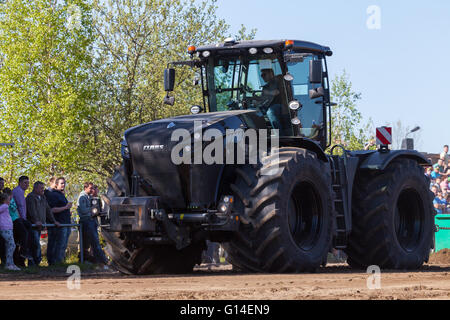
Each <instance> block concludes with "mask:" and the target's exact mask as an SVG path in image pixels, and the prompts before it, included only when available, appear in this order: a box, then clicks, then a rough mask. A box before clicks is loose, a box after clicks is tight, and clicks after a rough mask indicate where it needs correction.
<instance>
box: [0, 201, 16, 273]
mask: <svg viewBox="0 0 450 320" xmlns="http://www.w3.org/2000/svg"><path fill="white" fill-rule="evenodd" d="M10 200H11V197H10V196H9V195H8V194H6V193H1V194H0V236H1V237H2V238H3V239H5V252H6V267H5V269H7V270H14V271H19V270H20V268H18V267H17V266H16V265H15V264H14V261H13V254H14V250H15V249H16V244H15V243H14V235H13V223H12V220H11V216H10V214H9V203H10Z"/></svg>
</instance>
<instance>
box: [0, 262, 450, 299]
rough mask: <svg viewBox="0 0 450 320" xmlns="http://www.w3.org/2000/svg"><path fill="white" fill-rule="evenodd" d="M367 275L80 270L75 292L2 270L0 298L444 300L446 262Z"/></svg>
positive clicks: (339, 269)
mask: <svg viewBox="0 0 450 320" xmlns="http://www.w3.org/2000/svg"><path fill="white" fill-rule="evenodd" d="M13 277H14V278H16V280H15V281H14V280H13ZM367 277H368V274H366V273H363V272H354V271H352V270H350V269H349V268H348V267H347V265H346V264H341V265H332V266H328V267H326V268H323V269H320V270H319V272H318V273H314V274H297V275H265V274H236V273H233V272H232V271H231V268H230V267H229V266H222V267H220V268H213V269H212V270H207V269H206V268H199V269H197V270H196V271H195V272H194V274H193V275H189V276H144V277H134V276H124V275H121V274H119V273H117V272H97V273H88V274H82V277H81V288H80V289H79V290H76V289H75V290H69V289H68V288H67V275H65V274H60V275H51V276H48V275H26V274H21V275H11V274H8V275H6V274H3V275H1V277H0V299H8V300H10V299H20V300H23V299H50V300H57V299H89V300H92V299H108V300H111V299H133V300H135V299H163V300H166V299H167V300H169V299H189V300H190V299H199V300H202V299H225V300H239V299H256V300H259V299H267V300H270V299H276V300H292V299H450V264H446V265H443V264H440V265H426V266H424V267H423V268H422V269H421V270H420V271H418V272H389V271H385V272H383V271H382V274H381V289H378V290H369V289H367V285H366V283H367ZM17 278H18V279H17Z"/></svg>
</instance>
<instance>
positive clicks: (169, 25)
mask: <svg viewBox="0 0 450 320" xmlns="http://www.w3.org/2000/svg"><path fill="white" fill-rule="evenodd" d="M74 5H76V7H75V9H74ZM216 10H217V7H216V1H215V0H205V1H203V2H199V1H196V0H108V1H99V0H66V1H62V0H34V1H32V2H29V1H28V0H11V1H8V2H6V3H5V4H3V5H1V6H0V40H1V41H0V42H1V43H0V58H1V69H0V96H1V98H0V99H1V100H0V101H1V104H0V116H1V120H0V124H1V125H2V130H1V132H0V141H7V142H14V143H16V145H15V148H13V149H7V151H6V152H4V153H2V156H1V158H0V161H1V169H0V174H2V175H3V176H5V177H6V178H7V179H8V180H10V181H12V180H15V179H16V178H17V177H18V176H19V175H21V174H24V173H26V174H27V175H29V176H30V177H31V178H32V179H38V178H39V179H45V177H46V176H49V175H54V174H58V175H59V174H65V175H66V177H68V178H69V179H68V180H69V182H72V183H73V182H78V183H79V182H81V181H83V180H87V179H94V180H95V181H97V182H99V181H104V180H105V179H104V178H105V177H108V176H110V175H111V173H112V172H113V170H114V168H115V166H117V165H119V164H120V162H121V158H120V141H121V139H122V135H123V132H124V131H125V130H126V129H128V128H130V127H132V126H135V125H138V124H141V123H145V122H148V121H152V120H155V119H158V118H164V117H169V116H174V115H179V114H183V113H187V112H188V110H189V107H190V106H191V105H192V104H198V103H201V102H202V100H203V99H202V96H201V89H200V88H198V87H194V86H192V80H193V78H194V75H195V72H194V71H193V70H191V69H190V68H188V67H183V68H178V69H177V87H176V91H175V95H176V98H177V103H176V104H175V106H172V107H171V106H167V105H164V104H163V98H164V94H165V93H164V90H163V83H162V75H163V69H164V68H165V67H166V66H167V63H168V62H169V61H173V60H185V59H188V58H190V57H189V56H188V54H187V52H186V48H187V47H188V45H200V44H204V43H211V42H216V41H221V40H223V39H224V38H225V37H226V36H229V26H228V25H227V24H226V23H225V21H224V20H223V19H219V18H217V16H216ZM74 26H75V27H74ZM253 35H254V30H252V31H251V32H250V33H247V31H246V30H245V28H242V29H241V30H240V31H239V33H238V35H237V37H239V38H241V39H244V38H251V37H253Z"/></svg>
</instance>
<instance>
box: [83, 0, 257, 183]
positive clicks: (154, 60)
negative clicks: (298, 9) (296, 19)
mask: <svg viewBox="0 0 450 320" xmlns="http://www.w3.org/2000/svg"><path fill="white" fill-rule="evenodd" d="M94 9H95V10H94V12H95V14H94V16H95V30H96V39H97V42H96V50H95V61H94V63H93V65H92V68H91V71H92V74H93V78H95V79H96V80H95V82H96V83H97V84H98V89H99V92H98V93H99V95H98V99H97V101H96V110H97V113H96V116H95V117H94V118H92V119H90V120H91V121H90V124H91V132H92V135H91V137H92V139H93V140H92V141H93V145H94V148H93V150H92V151H91V152H92V153H93V154H96V155H97V156H98V161H97V162H95V163H92V162H91V163H85V164H83V165H82V166H80V167H82V168H85V170H87V171H89V172H92V173H95V174H98V175H99V176H101V177H108V176H110V175H111V173H112V172H113V170H114V168H115V166H117V165H118V164H120V163H121V157H120V147H119V145H120V141H121V139H122V135H123V132H124V131H125V130H126V129H128V128H130V127H133V126H135V125H138V124H141V123H146V122H149V121H152V120H155V119H160V118H166V117H171V116H175V115H180V114H186V113H188V112H189V107H190V106H192V105H193V104H202V103H203V98H202V95H201V88H199V87H195V86H193V85H192V82H193V80H194V77H195V76H196V70H192V69H191V68H189V67H178V68H177V69H176V73H177V76H176V88H175V92H174V95H175V97H176V103H175V105H174V106H168V105H164V104H163V98H164V96H165V92H164V89H163V81H162V75H163V72H164V69H165V68H166V67H167V64H168V63H169V62H170V61H178V60H188V59H190V56H189V55H188V52H187V47H188V46H189V45H196V46H198V45H201V44H205V43H214V42H218V41H221V40H223V39H224V38H225V37H226V36H229V31H228V30H229V26H228V25H227V24H226V23H225V21H224V20H223V19H219V18H217V16H216V9H217V7H216V1H215V0H206V1H202V2H201V3H200V2H199V1H195V0H126V1H119V0H111V1H108V2H107V3H106V2H105V1H94ZM254 32H255V31H254V30H252V31H251V32H250V33H249V34H247V32H246V29H245V28H244V27H243V28H242V29H241V30H240V31H239V34H238V37H239V38H242V39H245V38H251V37H253V35H254ZM197 76H198V74H197Z"/></svg>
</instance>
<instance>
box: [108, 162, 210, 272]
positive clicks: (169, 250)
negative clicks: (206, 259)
mask: <svg viewBox="0 0 450 320" xmlns="http://www.w3.org/2000/svg"><path fill="white" fill-rule="evenodd" d="M108 185H109V188H108V192H107V194H106V196H105V197H103V199H104V202H105V207H106V208H105V209H108V208H107V206H108V199H111V198H113V197H118V196H124V195H125V187H124V186H125V180H124V170H123V167H120V168H119V169H118V170H116V172H115V173H114V175H113V177H112V179H111V180H108ZM102 236H103V238H104V239H105V241H106V244H107V245H106V248H105V251H106V253H107V255H108V256H109V257H110V258H111V261H112V264H113V266H114V267H115V268H116V269H117V270H119V271H120V272H122V273H125V274H139V275H142V274H182V273H190V272H192V270H193V268H194V266H195V264H200V263H201V255H202V251H203V250H204V249H205V248H206V247H205V244H204V242H199V243H195V244H191V245H190V246H189V247H187V248H184V249H182V250H177V249H176V248H175V246H172V245H154V246H139V245H137V244H136V242H135V241H133V240H132V238H131V236H130V234H127V233H119V232H110V231H108V230H107V229H105V228H103V229H102Z"/></svg>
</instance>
